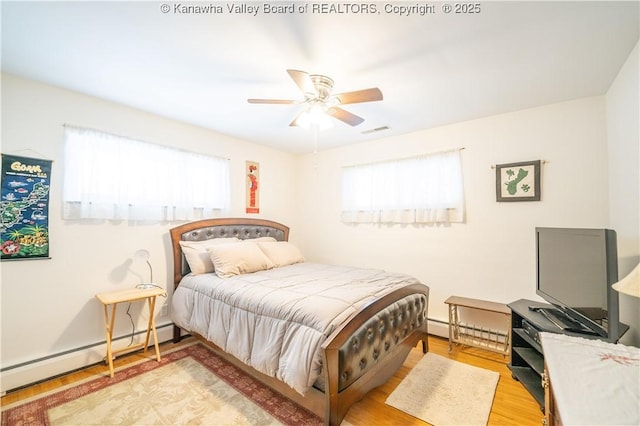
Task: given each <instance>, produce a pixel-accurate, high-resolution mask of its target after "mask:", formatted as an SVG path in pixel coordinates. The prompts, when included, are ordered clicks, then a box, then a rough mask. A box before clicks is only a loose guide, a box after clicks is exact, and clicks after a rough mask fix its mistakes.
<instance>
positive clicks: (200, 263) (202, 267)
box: [180, 237, 240, 275]
mask: <svg viewBox="0 0 640 426" xmlns="http://www.w3.org/2000/svg"><path fill="white" fill-rule="evenodd" d="M239 242H240V239H238V238H235V237H233V238H212V239H210V240H204V241H180V247H182V253H184V257H185V258H186V259H187V263H188V264H189V269H191V273H192V274H194V275H199V274H206V273H211V272H213V271H214V267H213V263H212V262H211V257H210V255H209V252H207V247H211V246H216V245H222V244H234V243H239Z"/></svg>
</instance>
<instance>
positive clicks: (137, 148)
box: [63, 126, 230, 221]
mask: <svg viewBox="0 0 640 426" xmlns="http://www.w3.org/2000/svg"><path fill="white" fill-rule="evenodd" d="M64 149H65V152H64V189H63V203H64V212H63V217H64V218H65V219H111V220H123V219H126V220H134V221H173V220H193V219H200V218H208V217H215V216H216V215H219V214H220V213H222V212H224V211H226V210H228V208H229V204H230V179H229V174H230V170H229V160H227V159H225V158H220V157H212V156H207V155H202V154H196V153H191V152H186V151H181V150H178V149H173V148H168V147H164V146H160V145H156V144H151V143H146V142H141V141H137V140H132V139H128V138H125V137H121V136H116V135H111V134H107V133H102V132H98V131H95V130H90V129H82V128H77V127H71V126H65V147H64Z"/></svg>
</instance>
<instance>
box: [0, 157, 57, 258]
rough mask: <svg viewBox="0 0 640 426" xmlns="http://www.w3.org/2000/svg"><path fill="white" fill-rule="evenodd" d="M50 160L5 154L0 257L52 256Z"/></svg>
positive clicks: (0, 180) (0, 187)
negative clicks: (50, 254) (50, 243)
mask: <svg viewBox="0 0 640 426" xmlns="http://www.w3.org/2000/svg"><path fill="white" fill-rule="evenodd" d="M51 164H52V161H51V160H42V159H36V158H28V157H20V156H16V155H6V154H2V174H1V176H0V198H1V199H0V218H1V221H0V254H1V256H0V259H2V260H14V259H36V258H49V186H50V182H51Z"/></svg>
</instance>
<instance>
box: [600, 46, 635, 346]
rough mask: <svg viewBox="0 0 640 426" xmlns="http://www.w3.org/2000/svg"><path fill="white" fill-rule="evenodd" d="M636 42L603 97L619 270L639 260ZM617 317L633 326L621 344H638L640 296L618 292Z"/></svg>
mask: <svg viewBox="0 0 640 426" xmlns="http://www.w3.org/2000/svg"><path fill="white" fill-rule="evenodd" d="M638 49H639V48H638V44H636V47H635V48H634V49H633V51H632V52H631V54H630V55H629V58H628V59H627V61H626V62H625V64H624V66H623V67H622V68H621V70H620V72H619V73H618V76H617V77H616V79H615V81H614V82H613V84H612V85H611V87H610V88H609V91H608V92H607V97H606V107H607V137H608V143H609V171H610V172H609V179H610V180H609V215H610V226H611V228H613V229H615V230H616V232H617V234H618V259H619V261H618V272H619V276H620V278H622V277H624V276H625V275H626V274H627V273H629V272H630V271H631V269H633V267H634V266H635V265H637V264H638V262H639V261H640V206H639V205H640V77H639V76H640V66H639V55H638ZM620 310H621V313H620V316H621V319H622V321H623V322H625V323H627V324H630V325H633V327H632V329H631V330H630V331H629V332H627V335H625V336H623V339H622V340H621V341H622V342H623V343H628V344H633V345H635V346H640V327H639V326H640V299H638V298H634V297H631V296H628V295H625V294H621V295H620Z"/></svg>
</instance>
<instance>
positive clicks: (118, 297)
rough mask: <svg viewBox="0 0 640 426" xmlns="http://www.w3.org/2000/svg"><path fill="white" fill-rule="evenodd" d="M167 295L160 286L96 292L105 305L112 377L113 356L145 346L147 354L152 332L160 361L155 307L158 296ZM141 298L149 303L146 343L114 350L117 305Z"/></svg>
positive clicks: (108, 357) (108, 354)
mask: <svg viewBox="0 0 640 426" xmlns="http://www.w3.org/2000/svg"><path fill="white" fill-rule="evenodd" d="M166 295H167V293H166V291H165V290H164V289H163V288H160V287H153V288H148V289H140V288H128V289H124V290H117V291H109V292H105V293H98V294H96V299H98V300H99V301H100V303H102V305H103V307H104V324H105V328H106V332H107V361H108V363H109V374H110V376H111V377H113V357H114V356H115V355H117V354H119V353H122V352H129V351H132V350H135V349H140V348H144V353H145V354H146V352H147V348H148V346H149V336H150V334H151V333H153V342H154V346H155V349H156V359H157V360H158V361H160V347H159V346H158V334H157V333H156V323H155V319H154V309H155V305H156V297H157V296H166ZM139 300H147V302H148V304H149V322H148V324H147V335H146V337H145V339H144V343H138V344H137V345H132V346H128V347H126V348H122V349H118V350H113V349H112V347H111V340H112V338H113V324H114V322H115V318H116V306H118V303H123V302H136V301H139ZM109 306H111V315H109Z"/></svg>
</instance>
